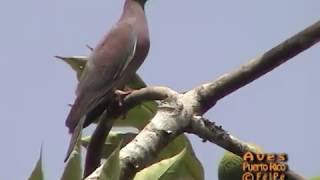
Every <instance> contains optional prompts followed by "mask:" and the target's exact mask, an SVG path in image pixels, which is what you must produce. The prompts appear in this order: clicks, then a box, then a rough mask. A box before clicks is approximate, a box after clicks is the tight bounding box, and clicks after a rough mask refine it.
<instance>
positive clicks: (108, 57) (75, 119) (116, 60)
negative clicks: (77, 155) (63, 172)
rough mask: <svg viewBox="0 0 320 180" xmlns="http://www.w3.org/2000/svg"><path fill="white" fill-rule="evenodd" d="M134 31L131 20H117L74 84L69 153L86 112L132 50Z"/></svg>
mask: <svg viewBox="0 0 320 180" xmlns="http://www.w3.org/2000/svg"><path fill="white" fill-rule="evenodd" d="M136 45H137V34H136V32H135V30H134V27H133V26H132V25H131V24H130V23H126V22H122V23H118V24H117V25H116V26H115V27H114V28H112V29H111V31H110V32H109V33H108V34H107V36H105V38H104V40H103V41H101V42H100V43H99V44H98V46H97V47H96V48H95V49H94V51H93V52H92V54H91V56H90V58H89V61H88V63H87V65H86V67H85V69H84V72H83V75H82V76H81V78H80V82H79V84H78V87H77V98H76V100H75V103H74V104H73V106H72V108H71V110H70V113H69V115H68V117H67V120H66V126H67V127H69V131H70V132H71V133H72V137H71V140H70V145H69V148H68V151H67V156H66V159H65V160H67V159H68V157H69V155H70V154H71V152H72V150H73V148H74V146H75V144H76V142H77V140H78V138H79V135H80V133H81V129H82V127H83V124H84V122H85V120H86V115H87V114H88V113H89V112H90V111H92V110H93V109H94V108H95V107H96V106H98V105H99V104H100V103H101V102H102V101H104V100H105V99H106V98H108V97H109V96H110V95H111V93H112V90H113V88H115V86H116V85H117V83H118V80H119V79H120V78H121V76H122V75H123V73H124V72H125V71H126V69H127V67H128V65H129V64H130V62H131V60H132V58H133V57H134V54H135V49H136Z"/></svg>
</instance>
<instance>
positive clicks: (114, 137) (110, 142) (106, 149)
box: [81, 131, 137, 158]
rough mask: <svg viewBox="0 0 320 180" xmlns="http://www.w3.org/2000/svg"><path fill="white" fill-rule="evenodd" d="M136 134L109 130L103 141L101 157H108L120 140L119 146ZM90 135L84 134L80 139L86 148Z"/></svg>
mask: <svg viewBox="0 0 320 180" xmlns="http://www.w3.org/2000/svg"><path fill="white" fill-rule="evenodd" d="M136 135H137V134H136V133H130V132H120V131H110V132H109V135H108V137H107V139H106V141H105V144H104V146H103V150H102V158H108V157H109V156H110V154H111V153H112V152H113V151H114V150H115V149H116V148H117V147H118V145H119V143H120V142H121V143H122V144H121V147H123V146H124V145H126V144H127V143H128V142H130V141H131V140H132V139H133V138H134V137H135V136H136ZM90 139H91V136H86V137H83V138H82V139H81V143H82V145H83V146H84V147H85V148H87V147H88V145H89V142H90Z"/></svg>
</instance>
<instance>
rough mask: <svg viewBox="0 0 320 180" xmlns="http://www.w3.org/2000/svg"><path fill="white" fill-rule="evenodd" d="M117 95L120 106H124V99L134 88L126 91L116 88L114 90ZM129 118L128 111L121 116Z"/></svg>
mask: <svg viewBox="0 0 320 180" xmlns="http://www.w3.org/2000/svg"><path fill="white" fill-rule="evenodd" d="M114 93H115V95H116V101H117V102H118V106H120V107H121V106H122V105H123V101H124V98H125V97H126V96H128V95H129V94H131V93H132V90H126V91H122V90H119V89H117V90H115V91H114ZM126 118H127V113H124V114H123V115H122V117H121V119H126Z"/></svg>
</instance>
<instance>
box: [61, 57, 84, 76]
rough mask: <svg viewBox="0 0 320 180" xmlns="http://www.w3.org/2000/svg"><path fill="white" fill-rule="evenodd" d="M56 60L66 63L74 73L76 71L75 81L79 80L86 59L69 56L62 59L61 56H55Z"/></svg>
mask: <svg viewBox="0 0 320 180" xmlns="http://www.w3.org/2000/svg"><path fill="white" fill-rule="evenodd" d="M55 57H56V58H58V59H61V60H63V61H64V62H65V63H67V64H68V65H69V66H70V67H71V68H72V69H73V70H74V71H76V74H77V79H78V80H79V79H80V76H81V73H82V71H83V69H84V67H85V66H86V63H87V60H88V57H86V56H71V57H62V56H55Z"/></svg>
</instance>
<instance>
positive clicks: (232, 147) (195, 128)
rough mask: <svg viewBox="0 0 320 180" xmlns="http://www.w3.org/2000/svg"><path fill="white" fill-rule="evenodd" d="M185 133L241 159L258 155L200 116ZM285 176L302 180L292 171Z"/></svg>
mask: <svg viewBox="0 0 320 180" xmlns="http://www.w3.org/2000/svg"><path fill="white" fill-rule="evenodd" d="M187 132H189V133H192V134H195V135H197V136H199V137H200V138H202V139H203V140H204V141H207V140H208V141H210V142H212V143H214V144H216V145H218V146H220V147H222V148H224V149H225V150H228V151H230V152H232V153H234V154H236V155H238V156H241V157H242V156H243V155H244V154H245V153H246V152H249V151H250V152H253V153H259V152H258V151H257V150H256V149H254V148H252V147H250V146H249V145H248V144H247V143H245V142H242V141H241V140H239V139H237V138H236V137H234V136H232V135H231V134H229V133H228V132H227V131H225V130H224V129H223V128H222V127H221V126H217V125H216V124H215V123H214V122H212V121H209V120H207V119H205V118H203V117H201V116H195V117H194V118H193V119H192V120H191V124H190V128H189V129H188V131H187ZM285 174H286V176H287V178H288V179H296V180H303V179H304V178H303V177H302V176H300V175H299V174H297V173H295V172H293V171H292V170H288V171H286V172H285Z"/></svg>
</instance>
